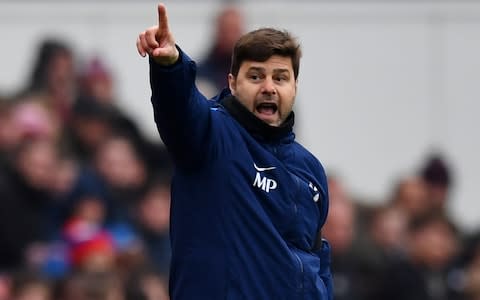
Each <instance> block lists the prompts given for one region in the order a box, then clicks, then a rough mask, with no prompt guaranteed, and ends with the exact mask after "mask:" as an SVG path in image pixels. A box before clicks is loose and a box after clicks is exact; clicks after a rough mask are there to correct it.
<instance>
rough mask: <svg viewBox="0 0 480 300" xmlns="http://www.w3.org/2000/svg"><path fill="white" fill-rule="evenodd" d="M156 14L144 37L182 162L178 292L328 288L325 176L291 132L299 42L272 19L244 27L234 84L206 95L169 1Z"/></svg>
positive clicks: (174, 271)
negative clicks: (173, 24) (180, 41)
mask: <svg viewBox="0 0 480 300" xmlns="http://www.w3.org/2000/svg"><path fill="white" fill-rule="evenodd" d="M158 15H159V24H158V26H153V27H150V28H148V29H147V30H146V31H144V32H142V33H141V34H140V35H139V38H138V39H137V48H138V51H139V53H140V54H141V55H142V56H146V55H147V54H148V55H149V58H150V83H151V89H152V104H153V108H154V115H155V122H156V124H157V127H158V130H159V132H160V136H161V137H162V139H163V141H164V143H165V145H166V146H167V148H168V150H169V152H170V153H171V155H172V157H173V159H174V162H175V164H176V174H175V176H174V179H173V183H172V204H171V243H172V262H171V272H170V295H171V298H172V299H174V300H177V299H208V300H214V299H265V300H267V299H268V300H270V299H272V300H273V299H288V300H293V299H320V300H323V299H332V280H331V273H330V267H329V264H330V262H329V253H330V248H329V246H328V243H327V242H326V241H324V240H321V238H320V235H319V231H320V228H321V227H322V225H323V223H324V222H325V219H326V217H327V210H328V192H327V183H326V176H325V172H324V170H323V167H322V166H321V164H320V163H319V162H318V160H317V159H316V158H315V157H314V156H313V155H312V154H311V153H309V152H308V151H307V150H305V149H304V148H303V147H302V146H301V145H300V144H298V143H296V142H295V141H294V134H293V132H292V126H293V120H294V119H293V118H294V115H293V112H292V107H293V103H294V99H295V95H296V90H297V77H298V67H299V60H300V48H299V45H298V44H297V42H296V41H295V40H294V39H293V38H292V37H291V36H290V34H288V33H287V32H283V31H278V30H275V29H270V28H266V29H260V30H256V31H252V32H250V33H247V34H246V35H244V36H242V37H241V38H240V40H239V41H238V42H237V44H236V45H235V49H234V53H233V59H232V68H231V73H230V74H229V75H228V82H229V89H226V90H224V91H222V92H221V93H220V95H218V96H217V97H216V98H214V99H212V100H211V101H207V99H206V98H205V97H204V96H203V95H202V94H201V93H200V92H198V90H197V88H196V86H195V63H194V62H193V61H192V60H191V59H190V58H189V57H188V56H187V55H186V54H185V53H184V52H183V51H182V50H181V49H180V48H179V47H178V46H176V44H175V40H174V37H173V34H172V33H171V31H170V29H169V26H168V19H167V13H166V8H165V6H164V5H163V4H160V5H159V6H158Z"/></svg>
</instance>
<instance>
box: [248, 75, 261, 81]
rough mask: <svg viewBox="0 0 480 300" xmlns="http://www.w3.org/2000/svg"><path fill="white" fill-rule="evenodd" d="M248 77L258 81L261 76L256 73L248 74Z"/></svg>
mask: <svg viewBox="0 0 480 300" xmlns="http://www.w3.org/2000/svg"><path fill="white" fill-rule="evenodd" d="M248 78H249V79H250V80H252V81H259V80H260V79H262V78H261V76H260V75H259V74H257V73H252V74H249V75H248Z"/></svg>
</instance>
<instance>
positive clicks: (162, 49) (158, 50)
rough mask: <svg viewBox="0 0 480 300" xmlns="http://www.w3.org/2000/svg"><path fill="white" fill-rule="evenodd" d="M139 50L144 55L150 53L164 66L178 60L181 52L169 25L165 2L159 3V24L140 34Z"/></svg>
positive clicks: (138, 40) (138, 39)
mask: <svg viewBox="0 0 480 300" xmlns="http://www.w3.org/2000/svg"><path fill="white" fill-rule="evenodd" d="M137 50H138V53H139V54H140V55H141V56H142V57H145V56H146V55H147V54H148V55H150V57H152V58H153V60H154V61H155V62H157V63H158V64H160V65H163V66H168V65H172V64H174V63H175V62H176V61H177V60H178V56H179V53H178V49H177V48H176V47H175V39H174V37H173V34H172V33H171V32H170V28H169V27H168V17H167V9H166V7H165V5H164V4H162V3H160V4H159V5H158V26H152V27H150V28H148V29H147V30H145V31H144V32H142V33H140V35H139V36H138V38H137Z"/></svg>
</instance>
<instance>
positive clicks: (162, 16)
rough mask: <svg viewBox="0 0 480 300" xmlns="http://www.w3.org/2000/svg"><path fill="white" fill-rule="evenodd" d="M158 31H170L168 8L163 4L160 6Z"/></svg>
mask: <svg viewBox="0 0 480 300" xmlns="http://www.w3.org/2000/svg"><path fill="white" fill-rule="evenodd" d="M158 29H159V31H160V32H167V31H168V17H167V8H166V7H165V4H163V3H160V4H159V5H158Z"/></svg>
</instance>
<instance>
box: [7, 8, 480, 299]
mask: <svg viewBox="0 0 480 300" xmlns="http://www.w3.org/2000/svg"><path fill="white" fill-rule="evenodd" d="M215 22H216V23H215V24H216V26H215V30H216V31H215V32H214V37H213V43H212V45H211V48H209V49H207V50H208V51H207V53H205V55H204V59H203V60H202V59H200V60H199V63H198V67H199V70H198V74H199V78H198V85H199V87H200V89H201V90H202V91H203V92H204V93H205V94H207V95H209V96H212V95H214V94H215V93H217V92H219V91H220V89H221V88H222V87H224V86H226V84H227V81H226V78H227V77H226V74H228V70H229V63H230V56H231V53H230V51H231V49H232V47H233V43H234V42H235V41H236V40H237V38H238V37H239V36H240V35H241V34H242V33H243V31H244V19H243V16H242V13H241V11H239V10H238V9H236V8H234V7H228V8H226V9H225V10H223V11H222V12H221V13H220V14H219V16H218V17H217V19H215ZM35 55H36V60H35V63H34V64H33V66H32V69H31V72H30V76H29V80H27V82H26V83H25V86H24V87H23V88H22V89H21V90H19V91H17V92H15V93H14V94H13V95H5V94H3V95H2V93H1V92H2V91H0V152H1V155H0V166H1V168H0V300H10V299H14V300H60V299H67V300H77V299H78V300H87V299H88V300H97V299H98V300H107V299H108V300H109V299H116V300H122V299H125V300H129V299H148V300H167V299H168V293H167V290H168V269H169V260H170V248H169V237H168V233H169V208H170V180H171V175H172V164H171V161H170V158H169V156H168V153H167V151H166V149H165V148H164V147H163V145H162V144H161V141H160V139H158V141H152V140H151V139H148V138H146V137H145V136H144V135H143V133H142V131H141V130H140V129H139V127H138V125H137V124H136V121H135V120H133V119H132V118H131V117H130V116H129V115H128V113H127V112H125V111H124V110H123V109H122V108H121V107H120V106H119V105H118V99H116V96H115V95H116V86H115V76H114V74H112V72H111V70H110V68H109V66H108V65H106V64H105V62H104V61H102V59H101V57H87V58H79V57H78V56H77V55H78V54H76V53H74V51H73V50H72V49H71V48H70V47H69V45H68V44H67V43H66V42H65V41H62V40H57V39H45V40H43V41H41V43H40V45H39V47H38V49H37V52H36V53H35ZM79 61H81V63H79ZM147 101H148V100H147ZM152 125H153V124H152ZM327 167H328V166H327ZM328 175H329V193H330V212H329V217H328V220H327V223H326V225H325V227H324V230H323V232H322V234H323V236H324V237H325V238H326V239H328V240H329V241H330V243H331V245H332V249H333V256H332V270H333V274H334V282H335V299H336V300H346V299H350V300H363V299H368V300H375V299H383V300H384V299H390V300H395V299H399V300H400V299H402V300H407V299H408V300H410V299H413V300H415V299H419V300H420V299H422V300H429V299H431V300H447V299H448V300H480V234H468V235H466V234H464V233H463V232H461V230H459V228H458V227H457V226H456V225H455V223H454V222H453V221H452V219H451V218H450V216H449V215H448V213H447V205H448V203H449V202H450V201H454V199H450V191H451V187H452V184H453V183H454V178H453V177H454V176H453V174H452V167H451V166H450V165H449V164H448V161H446V160H445V158H444V157H442V156H440V155H433V156H432V157H430V158H429V159H428V160H427V161H425V163H424V165H422V166H420V167H419V169H418V170H412V172H411V175H410V176H408V177H405V178H399V180H398V182H397V183H396V185H395V186H394V187H393V188H392V192H391V195H390V197H389V199H384V201H381V203H380V204H375V205H368V203H373V202H372V201H360V200H359V199H357V198H356V197H355V196H354V195H352V194H351V193H350V192H349V191H348V190H347V189H346V188H345V183H344V182H343V181H342V178H341V176H340V175H336V174H333V172H332V173H329V174H328ZM375 203H378V202H375ZM200 298H201V297H200Z"/></svg>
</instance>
